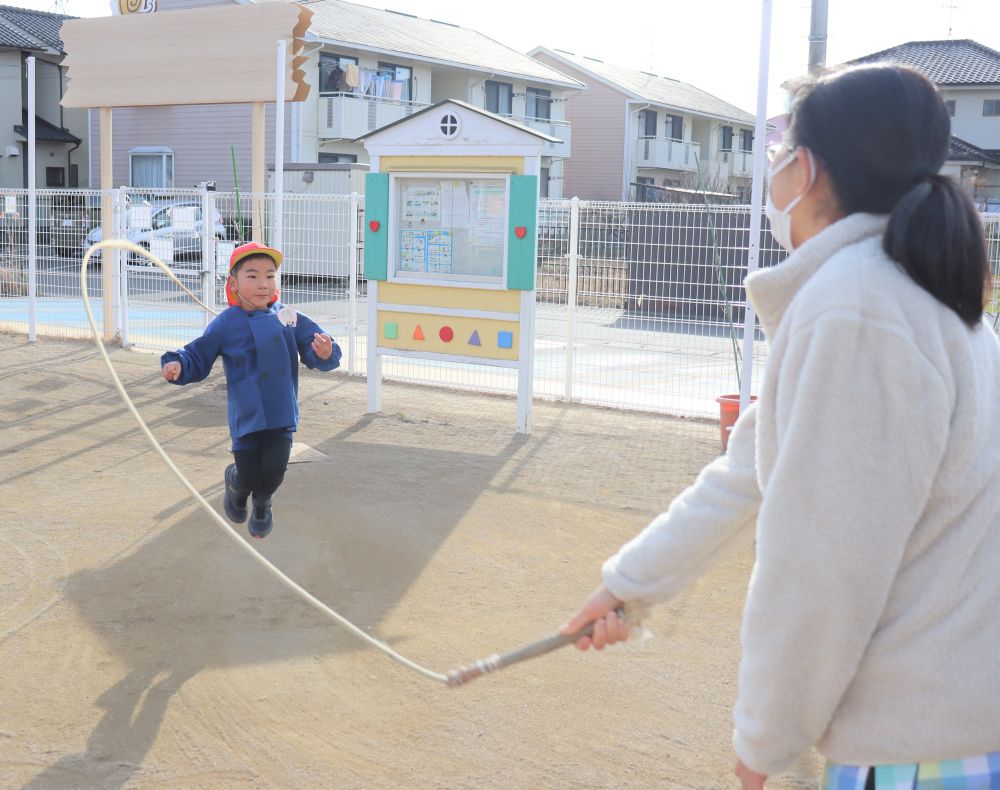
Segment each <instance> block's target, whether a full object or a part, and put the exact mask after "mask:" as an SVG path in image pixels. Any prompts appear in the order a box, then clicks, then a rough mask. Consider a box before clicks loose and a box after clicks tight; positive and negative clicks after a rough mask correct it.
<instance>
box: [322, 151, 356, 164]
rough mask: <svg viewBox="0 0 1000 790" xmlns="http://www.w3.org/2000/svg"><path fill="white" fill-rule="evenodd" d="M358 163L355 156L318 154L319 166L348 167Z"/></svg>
mask: <svg viewBox="0 0 1000 790" xmlns="http://www.w3.org/2000/svg"><path fill="white" fill-rule="evenodd" d="M357 161H358V155H357V154H327V153H320V155H319V160H318V162H319V164H321V165H350V164H354V163H355V162H357Z"/></svg>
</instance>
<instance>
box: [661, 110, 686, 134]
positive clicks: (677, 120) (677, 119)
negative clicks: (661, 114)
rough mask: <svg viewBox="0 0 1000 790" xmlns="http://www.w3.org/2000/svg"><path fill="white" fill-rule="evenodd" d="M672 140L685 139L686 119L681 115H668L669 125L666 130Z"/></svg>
mask: <svg viewBox="0 0 1000 790" xmlns="http://www.w3.org/2000/svg"><path fill="white" fill-rule="evenodd" d="M664 131H666V133H667V137H669V138H670V139H671V140H683V139H684V119H683V118H681V116H679V115H668V116H667V125H666V129H665V130H664Z"/></svg>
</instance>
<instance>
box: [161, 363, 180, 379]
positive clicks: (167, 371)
mask: <svg viewBox="0 0 1000 790" xmlns="http://www.w3.org/2000/svg"><path fill="white" fill-rule="evenodd" d="M180 377H181V363H180V362H168V363H167V364H166V365H164V366H163V378H165V379H166V380H167V381H177V379H179V378H180Z"/></svg>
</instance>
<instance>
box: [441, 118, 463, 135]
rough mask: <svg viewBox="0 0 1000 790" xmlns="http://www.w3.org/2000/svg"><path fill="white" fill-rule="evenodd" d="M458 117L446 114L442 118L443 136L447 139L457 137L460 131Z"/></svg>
mask: <svg viewBox="0 0 1000 790" xmlns="http://www.w3.org/2000/svg"><path fill="white" fill-rule="evenodd" d="M459 125H460V124H459V122H458V116H457V115H454V114H453V113H450V112H449V113H446V114H445V115H442V116H441V134H443V135H444V136H445V137H449V138H450V137H455V136H456V135H457V134H458V129H459Z"/></svg>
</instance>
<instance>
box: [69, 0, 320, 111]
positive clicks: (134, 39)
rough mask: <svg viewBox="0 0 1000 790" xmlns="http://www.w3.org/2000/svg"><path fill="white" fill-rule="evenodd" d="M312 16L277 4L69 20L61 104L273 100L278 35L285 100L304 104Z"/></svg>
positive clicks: (137, 105)
mask: <svg viewBox="0 0 1000 790" xmlns="http://www.w3.org/2000/svg"><path fill="white" fill-rule="evenodd" d="M311 19H312V11H310V10H309V9H306V8H302V7H301V6H298V5H294V4H290V3H276V2H274V3H249V4H247V5H236V4H232V5H217V6H210V7H207V8H193V9H187V10H183V11H170V12H169V13H158V14H130V15H121V16H110V17H95V18H90V19H70V20H67V21H66V22H65V23H64V24H63V26H62V29H61V31H60V35H61V37H62V40H63V45H64V47H65V50H66V52H67V55H66V58H65V60H64V62H63V63H64V65H65V66H66V68H67V77H68V79H69V82H68V87H67V89H66V93H65V95H64V96H63V98H62V105H63V107H81V108H90V107H149V106H164V105H186V104H246V103H248V102H255V101H263V102H273V101H275V99H276V93H275V86H276V80H275V74H274V60H273V59H272V58H270V57H268V56H267V55H268V54H269V53H271V52H273V51H274V42H275V41H276V40H277V39H279V38H280V39H284V40H285V41H286V42H287V43H288V47H287V57H286V63H285V76H286V81H285V96H286V100H288V101H302V100H304V99H305V98H306V96H307V94H308V92H309V85H308V84H307V83H306V82H305V76H306V75H305V72H304V71H303V70H302V68H301V66H302V61H301V60H300V58H301V54H300V53H301V50H302V47H303V41H302V36H303V34H304V33H305V31H306V30H307V29H308V27H309V22H310V20H311ZM112 44H113V45H112ZM137 74H145V75H156V77H155V78H154V79H137V78H136V75H137ZM206 75H209V76H208V77H206Z"/></svg>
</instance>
